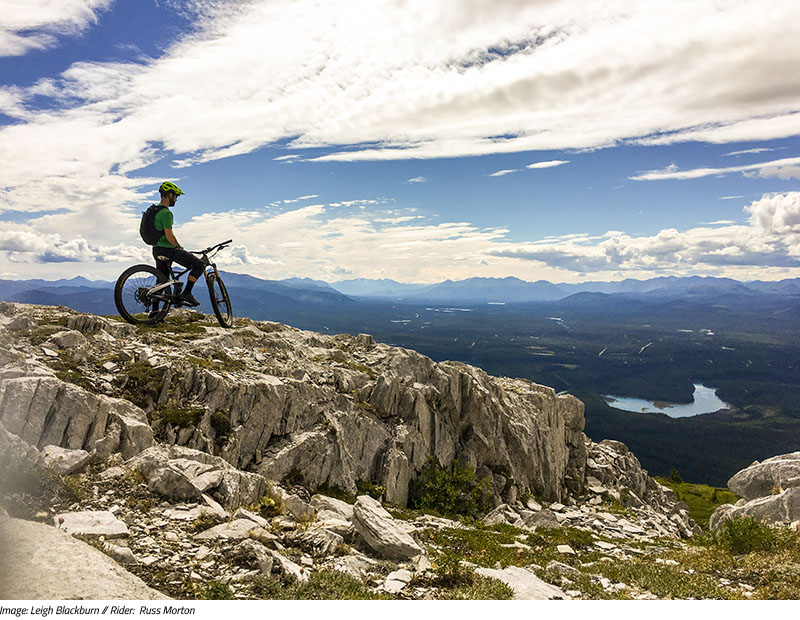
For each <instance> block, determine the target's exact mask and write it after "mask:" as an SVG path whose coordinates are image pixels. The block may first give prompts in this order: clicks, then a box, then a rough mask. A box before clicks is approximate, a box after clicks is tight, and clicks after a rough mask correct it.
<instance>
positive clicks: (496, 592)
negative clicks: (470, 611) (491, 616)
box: [442, 573, 514, 601]
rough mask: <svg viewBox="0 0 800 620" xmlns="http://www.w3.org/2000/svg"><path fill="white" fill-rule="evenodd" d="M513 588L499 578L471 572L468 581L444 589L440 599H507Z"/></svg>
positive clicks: (512, 594) (510, 595) (511, 595)
mask: <svg viewBox="0 0 800 620" xmlns="http://www.w3.org/2000/svg"><path fill="white" fill-rule="evenodd" d="M513 596H514V590H512V589H511V587H510V586H508V585H506V584H504V583H503V582H502V581H500V580H499V579H493V578H492V577H484V576H483V575H477V574H475V573H472V577H471V579H470V582H469V583H466V584H462V585H459V586H456V587H455V588H453V589H452V590H445V591H444V593H443V594H442V599H444V600H448V601H507V600H509V599H511V598H513Z"/></svg>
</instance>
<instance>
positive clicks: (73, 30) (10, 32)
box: [0, 0, 113, 56]
mask: <svg viewBox="0 0 800 620" xmlns="http://www.w3.org/2000/svg"><path fill="white" fill-rule="evenodd" d="M112 2H113V0H25V2H3V3H2V13H3V19H2V21H0V56H20V55H23V54H25V53H27V52H28V51H30V50H32V49H45V48H49V47H53V46H54V45H56V43H57V41H58V38H57V37H58V36H64V35H75V34H79V33H80V32H82V31H83V30H84V29H85V28H86V27H88V26H89V25H91V24H94V23H96V22H97V14H98V12H100V11H101V10H103V9H105V8H107V7H108V6H109V5H110V4H111V3H112Z"/></svg>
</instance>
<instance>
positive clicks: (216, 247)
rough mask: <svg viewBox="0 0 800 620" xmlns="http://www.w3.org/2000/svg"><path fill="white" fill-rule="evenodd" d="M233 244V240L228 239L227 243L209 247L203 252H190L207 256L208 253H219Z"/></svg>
mask: <svg viewBox="0 0 800 620" xmlns="http://www.w3.org/2000/svg"><path fill="white" fill-rule="evenodd" d="M231 243H233V239H228V240H227V241H223V242H222V243H218V244H217V245H212V246H211V247H208V248H206V249H205V250H200V251H199V252H192V254H208V253H209V252H213V251H214V250H217V251H220V250H222V249H224V248H226V247H228V245H230V244H231Z"/></svg>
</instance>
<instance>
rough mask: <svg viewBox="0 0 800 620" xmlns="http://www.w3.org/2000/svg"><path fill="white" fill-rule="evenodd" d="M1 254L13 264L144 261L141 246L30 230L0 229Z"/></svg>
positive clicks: (145, 253)
mask: <svg viewBox="0 0 800 620" xmlns="http://www.w3.org/2000/svg"><path fill="white" fill-rule="evenodd" d="M0 253H5V255H6V257H7V258H8V259H9V260H10V261H11V262H15V263H27V262H39V263H63V262H119V261H131V260H143V259H144V260H146V259H145V256H146V255H147V254H148V252H147V251H146V250H143V249H142V248H141V247H136V246H130V245H126V244H119V245H116V246H95V245H92V244H90V243H89V242H88V241H87V240H86V239H83V238H82V237H76V238H71V239H64V238H62V237H61V236H60V235H58V234H47V233H39V232H36V231H33V230H20V229H18V230H9V231H4V232H0Z"/></svg>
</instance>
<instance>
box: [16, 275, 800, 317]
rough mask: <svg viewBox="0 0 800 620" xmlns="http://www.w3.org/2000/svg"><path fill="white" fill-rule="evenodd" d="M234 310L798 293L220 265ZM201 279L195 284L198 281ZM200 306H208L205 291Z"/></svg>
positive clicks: (709, 299) (262, 312) (776, 288)
mask: <svg viewBox="0 0 800 620" xmlns="http://www.w3.org/2000/svg"><path fill="white" fill-rule="evenodd" d="M223 278H224V281H225V284H226V285H227V288H228V290H229V291H230V294H231V298H232V300H233V305H234V308H235V309H236V314H237V315H239V316H250V317H252V318H265V317H268V316H282V317H285V316H287V315H291V314H292V313H293V312H300V313H307V314H308V313H311V314H320V313H323V314H325V313H333V314H335V313H337V312H339V311H352V310H353V309H354V308H361V309H363V308H364V306H365V305H367V306H368V305H370V304H374V303H392V304H409V305H414V304H460V305H473V306H479V305H486V304H515V303H537V302H551V303H557V304H558V305H566V306H576V307H577V306H580V307H587V308H588V307H591V306H592V305H595V306H597V307H598V308H601V307H613V306H614V305H616V304H619V303H629V304H630V303H645V304H649V303H655V304H664V303H669V302H676V303H677V302H680V303H681V304H689V305H695V304H696V305H713V304H721V305H731V306H737V307H748V308H753V309H756V308H758V307H761V306H764V305H767V306H769V305H771V304H774V302H775V301H777V300H783V301H791V302H798V301H800V278H795V279H787V280H781V281H778V282H762V281H754V282H739V281H737V280H732V279H729V278H711V277H698V276H693V277H684V278H681V277H660V278H653V279H650V280H631V279H628V280H622V281H619V282H585V283H581V284H553V283H552V282H547V281H544V280H539V281H537V282H527V281H525V280H521V279H519V278H514V277H508V278H469V279H467V280H459V281H453V280H446V281H444V282H440V283H438V284H407V283H402V282H396V281H394V280H388V279H381V280H369V279H356V280H341V281H338V282H332V283H327V282H323V281H320V280H311V279H309V278H289V279H286V280H263V279H261V278H256V277H254V276H250V275H246V274H237V273H228V272H224V273H223ZM201 286H202V284H201ZM113 287H114V283H113V282H107V281H106V282H104V281H93V280H88V279H86V278H83V277H81V276H78V277H75V278H71V279H61V280H40V279H36V280H0V300H4V301H16V302H22V303H33V304H46V305H64V306H68V307H71V308H74V309H76V310H79V311H81V312H94V313H97V314H116V308H115V307H114V301H113V295H112V290H113ZM197 297H198V299H200V300H201V301H203V302H204V303H203V305H202V306H201V309H202V310H205V311H210V308H208V307H207V305H208V304H207V301H205V300H204V298H205V295H204V294H200V295H197Z"/></svg>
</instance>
